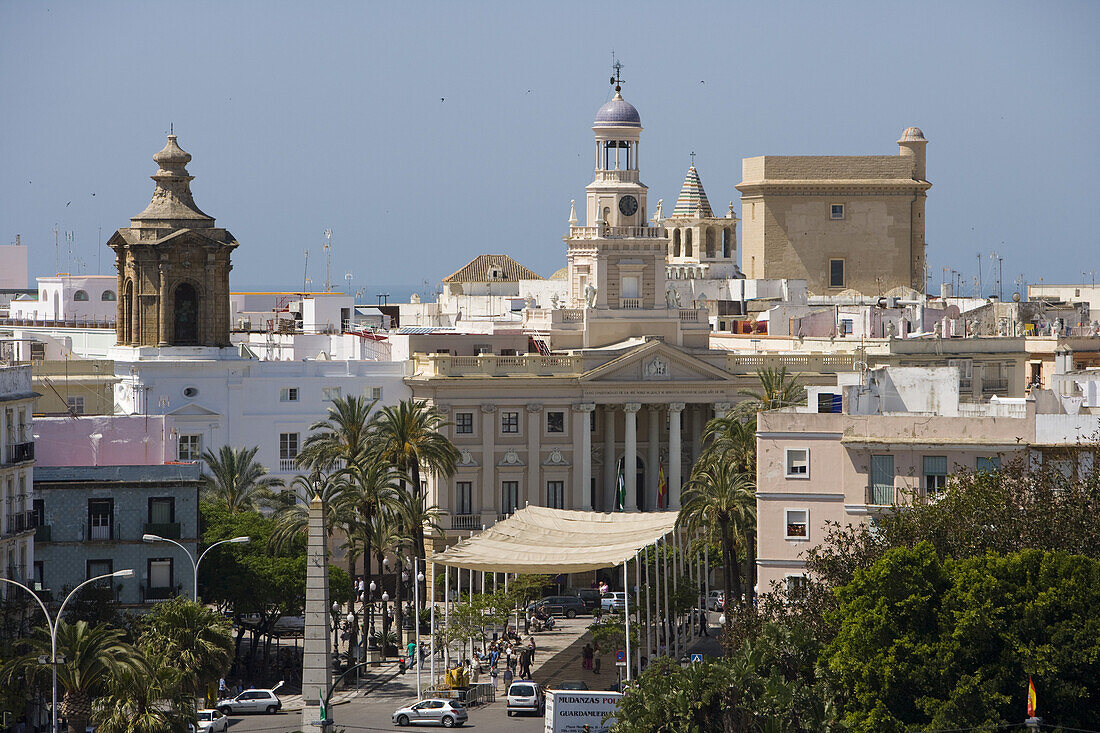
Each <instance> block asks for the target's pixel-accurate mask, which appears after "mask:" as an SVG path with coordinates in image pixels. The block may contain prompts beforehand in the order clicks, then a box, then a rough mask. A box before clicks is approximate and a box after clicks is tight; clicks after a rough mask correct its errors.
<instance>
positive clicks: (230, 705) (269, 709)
mask: <svg viewBox="0 0 1100 733" xmlns="http://www.w3.org/2000/svg"><path fill="white" fill-rule="evenodd" d="M276 689H278V688H277V687H276ZM214 707H215V708H217V709H218V710H220V711H221V713H222V715H239V714H240V713H267V714H268V715H270V714H272V713H277V712H279V711H280V710H282V709H283V701H282V700H280V699H279V696H278V695H276V694H275V690H245V691H244V692H242V693H241V694H239V695H237V696H236V697H230V698H226V699H225V700H218V702H217V703H216V704H215V705H214Z"/></svg>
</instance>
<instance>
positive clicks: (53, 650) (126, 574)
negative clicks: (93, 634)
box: [0, 569, 134, 733]
mask: <svg viewBox="0 0 1100 733" xmlns="http://www.w3.org/2000/svg"><path fill="white" fill-rule="evenodd" d="M133 575H134V571H133V569H126V570H116V571H115V572H113V573H107V574H106V575H97V576H95V577H94V578H88V579H87V580H85V581H84V582H83V583H81V584H80V585H78V586H77V587H75V588H73V589H72V590H71V591H70V592H69V595H67V596H65V600H64V601H62V602H61V608H59V609H57V616H56V618H54V619H51V618H50V612H49V611H48V610H47V609H46V604H45V603H43V602H42V599H41V598H39V597H38V594H37V593H35V592H34V591H33V590H31V589H30V588H28V587H27V586H25V585H23V584H22V583H19V582H16V581H14V580H10V579H8V578H0V582H4V583H11V584H12V585H14V586H18V587H20V588H22V589H23V590H25V591H27V592H28V593H30V594H31V597H32V598H34V600H35V602H36V603H37V604H38V605H39V606H41V607H42V613H43V614H44V615H45V616H46V626H47V628H49V630H50V666H51V667H52V668H53V682H52V689H53V694H52V696H53V704H52V706H51V708H50V730H51V731H53V733H57V624H58V622H59V621H60V620H61V616H62V614H63V613H65V604H67V603H68V602H69V600H70V599H71V598H72V597H73V596H74V595H76V593H77V591H79V590H80V589H81V588H83V587H84V586H86V585H88V584H89V583H94V582H95V581H97V580H106V579H107V578H132V577H133Z"/></svg>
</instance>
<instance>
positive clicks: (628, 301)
mask: <svg viewBox="0 0 1100 733" xmlns="http://www.w3.org/2000/svg"><path fill="white" fill-rule="evenodd" d="M641 307H642V299H641V298H619V308H620V309H622V310H637V309H638V308H641Z"/></svg>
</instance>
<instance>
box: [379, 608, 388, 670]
mask: <svg viewBox="0 0 1100 733" xmlns="http://www.w3.org/2000/svg"><path fill="white" fill-rule="evenodd" d="M389 602H390V594H389V592H388V591H382V643H381V644H380V646H381V647H382V661H386V642H387V641H389V638H388V637H389V621H390V615H389V606H387V605H386V604H388V603H389Z"/></svg>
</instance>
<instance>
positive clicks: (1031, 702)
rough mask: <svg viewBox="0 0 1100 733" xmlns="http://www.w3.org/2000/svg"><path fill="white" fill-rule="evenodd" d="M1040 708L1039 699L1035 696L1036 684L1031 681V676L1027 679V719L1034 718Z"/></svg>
mask: <svg viewBox="0 0 1100 733" xmlns="http://www.w3.org/2000/svg"><path fill="white" fill-rule="evenodd" d="M1038 707H1039V701H1038V698H1037V697H1036V695H1035V683H1034V682H1032V681H1031V675H1028V677H1027V717H1029V718H1034V717H1035V711H1036V709H1038Z"/></svg>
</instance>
